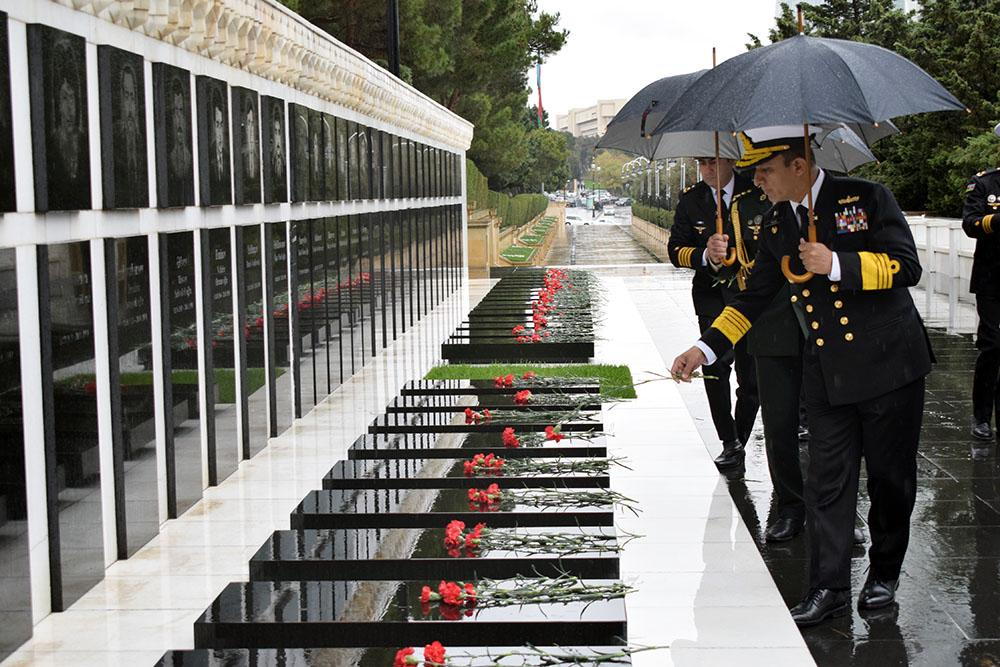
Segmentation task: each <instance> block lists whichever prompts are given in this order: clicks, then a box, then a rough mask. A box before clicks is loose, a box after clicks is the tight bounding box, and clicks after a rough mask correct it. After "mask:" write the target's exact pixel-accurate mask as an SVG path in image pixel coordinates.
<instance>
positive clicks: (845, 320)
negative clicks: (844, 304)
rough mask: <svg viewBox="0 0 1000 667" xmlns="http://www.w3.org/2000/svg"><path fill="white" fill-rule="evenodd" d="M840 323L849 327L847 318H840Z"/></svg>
mask: <svg viewBox="0 0 1000 667" xmlns="http://www.w3.org/2000/svg"><path fill="white" fill-rule="evenodd" d="M840 323H841V324H843V325H845V326H846V325H847V318H846V317H841V318H840Z"/></svg>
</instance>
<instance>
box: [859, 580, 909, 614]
mask: <svg viewBox="0 0 1000 667" xmlns="http://www.w3.org/2000/svg"><path fill="white" fill-rule="evenodd" d="M897 586H899V579H876V578H875V577H873V576H872V575H871V574H869V575H868V578H867V579H865V585H864V586H863V587H862V588H861V595H859V596H858V609H881V608H882V607H888V606H889V605H891V604H892V603H893V602H895V601H896V587H897Z"/></svg>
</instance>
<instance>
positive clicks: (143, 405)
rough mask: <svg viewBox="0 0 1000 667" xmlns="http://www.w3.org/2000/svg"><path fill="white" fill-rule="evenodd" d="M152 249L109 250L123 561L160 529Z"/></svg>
mask: <svg viewBox="0 0 1000 667" xmlns="http://www.w3.org/2000/svg"><path fill="white" fill-rule="evenodd" d="M148 244H149V242H148V239H147V238H146V237H145V236H134V237H131V238H125V239H107V240H106V241H105V244H104V245H105V261H106V262H107V265H108V266H107V275H108V277H109V284H108V347H109V352H110V355H111V378H110V379H111V382H110V385H111V390H112V391H111V417H112V419H111V422H112V426H111V427H112V443H113V452H114V472H115V491H116V509H117V515H116V533H117V535H118V557H119V558H128V557H129V556H131V555H133V554H134V553H135V552H136V551H138V550H139V548H140V547H142V546H143V545H144V544H146V543H147V542H149V540H151V539H152V538H153V537H154V536H155V535H156V533H157V532H158V531H159V526H160V515H159V503H158V498H157V490H156V487H157V472H156V411H155V409H154V393H153V369H152V363H151V362H152V349H151V347H152V330H151V328H150V310H149V309H150V304H149V245H148Z"/></svg>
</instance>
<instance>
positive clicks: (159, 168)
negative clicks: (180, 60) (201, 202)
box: [153, 63, 194, 208]
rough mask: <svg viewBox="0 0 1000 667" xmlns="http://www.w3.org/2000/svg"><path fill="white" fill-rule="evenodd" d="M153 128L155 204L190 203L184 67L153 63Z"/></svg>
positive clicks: (191, 179) (190, 166)
mask: <svg viewBox="0 0 1000 667" xmlns="http://www.w3.org/2000/svg"><path fill="white" fill-rule="evenodd" d="M153 127H154V130H155V131H154V138H155V140H156V199H157V206H159V207H160V208H166V207H173V206H193V205H194V173H193V171H194V167H193V159H192V155H191V75H190V73H189V72H188V71H187V70H185V69H181V68H179V67H174V66H173V65H167V64H165V63H153Z"/></svg>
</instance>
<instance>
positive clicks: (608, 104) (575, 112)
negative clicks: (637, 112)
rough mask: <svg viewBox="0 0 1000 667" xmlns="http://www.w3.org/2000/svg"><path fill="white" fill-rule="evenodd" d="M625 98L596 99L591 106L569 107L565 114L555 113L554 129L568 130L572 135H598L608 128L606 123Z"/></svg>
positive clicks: (623, 102)
mask: <svg viewBox="0 0 1000 667" xmlns="http://www.w3.org/2000/svg"><path fill="white" fill-rule="evenodd" d="M625 102H626V100H598V101H597V104H595V105H594V106H592V107H584V108H583V109H570V110H569V111H568V112H567V113H566V114H558V115H556V129H557V130H559V131H560V132H569V133H570V134H572V135H573V136H574V137H599V136H602V135H603V134H604V132H605V130H607V129H608V123H610V122H611V119H612V118H614V117H615V114H616V113H618V112H619V111H620V110H621V108H622V107H623V106H625Z"/></svg>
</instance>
